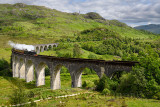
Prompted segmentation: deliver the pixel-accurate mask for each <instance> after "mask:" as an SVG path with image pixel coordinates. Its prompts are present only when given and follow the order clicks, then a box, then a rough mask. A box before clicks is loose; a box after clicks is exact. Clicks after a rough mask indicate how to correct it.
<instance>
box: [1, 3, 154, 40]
mask: <svg viewBox="0 0 160 107" xmlns="http://www.w3.org/2000/svg"><path fill="white" fill-rule="evenodd" d="M96 27H106V28H108V29H110V30H114V31H115V32H117V33H119V34H120V35H122V36H127V37H132V38H153V37H154V35H153V34H146V33H145V32H143V31H138V30H135V29H132V28H131V27H129V26H127V25H126V24H124V23H121V22H119V21H117V20H106V19H104V18H103V17H101V16H100V15H99V14H97V13H94V12H90V13H87V14H79V13H65V12H60V11H57V10H55V9H50V8H46V7H43V6H34V5H26V4H22V3H17V4H14V5H11V4H0V35H9V36H14V37H26V36H32V37H42V38H53V37H54V38H61V37H73V36H74V34H76V33H77V32H80V31H83V30H86V29H90V28H96Z"/></svg>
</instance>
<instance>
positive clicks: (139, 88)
mask: <svg viewBox="0 0 160 107" xmlns="http://www.w3.org/2000/svg"><path fill="white" fill-rule="evenodd" d="M146 86H147V80H146V79H145V75H144V68H142V67H135V68H133V69H132V72H131V73H128V74H123V75H122V77H121V78H120V84H119V86H118V88H117V90H116V91H117V92H120V93H135V94H137V93H138V94H139V95H140V96H141V97H143V96H144V93H145V88H146Z"/></svg>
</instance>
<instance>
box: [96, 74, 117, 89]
mask: <svg viewBox="0 0 160 107" xmlns="http://www.w3.org/2000/svg"><path fill="white" fill-rule="evenodd" d="M95 84H96V90H97V91H103V90H104V89H105V88H107V89H109V90H114V89H115V88H116V87H117V82H114V81H113V80H111V79H110V78H108V77H107V76H106V75H103V77H102V78H100V79H99V81H98V82H95Z"/></svg>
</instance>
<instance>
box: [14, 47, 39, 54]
mask: <svg viewBox="0 0 160 107" xmlns="http://www.w3.org/2000/svg"><path fill="white" fill-rule="evenodd" d="M12 52H15V53H19V54H28V55H34V56H37V53H36V52H35V51H34V50H32V51H27V50H18V49H15V48H13V49H12Z"/></svg>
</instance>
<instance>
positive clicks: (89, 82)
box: [82, 81, 95, 89]
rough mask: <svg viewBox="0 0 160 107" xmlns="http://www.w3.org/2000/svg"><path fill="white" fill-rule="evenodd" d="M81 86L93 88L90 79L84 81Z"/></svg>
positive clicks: (93, 85)
mask: <svg viewBox="0 0 160 107" xmlns="http://www.w3.org/2000/svg"><path fill="white" fill-rule="evenodd" d="M82 87H83V88H87V89H89V88H94V87H95V84H94V82H92V81H84V82H83V84H82Z"/></svg>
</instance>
